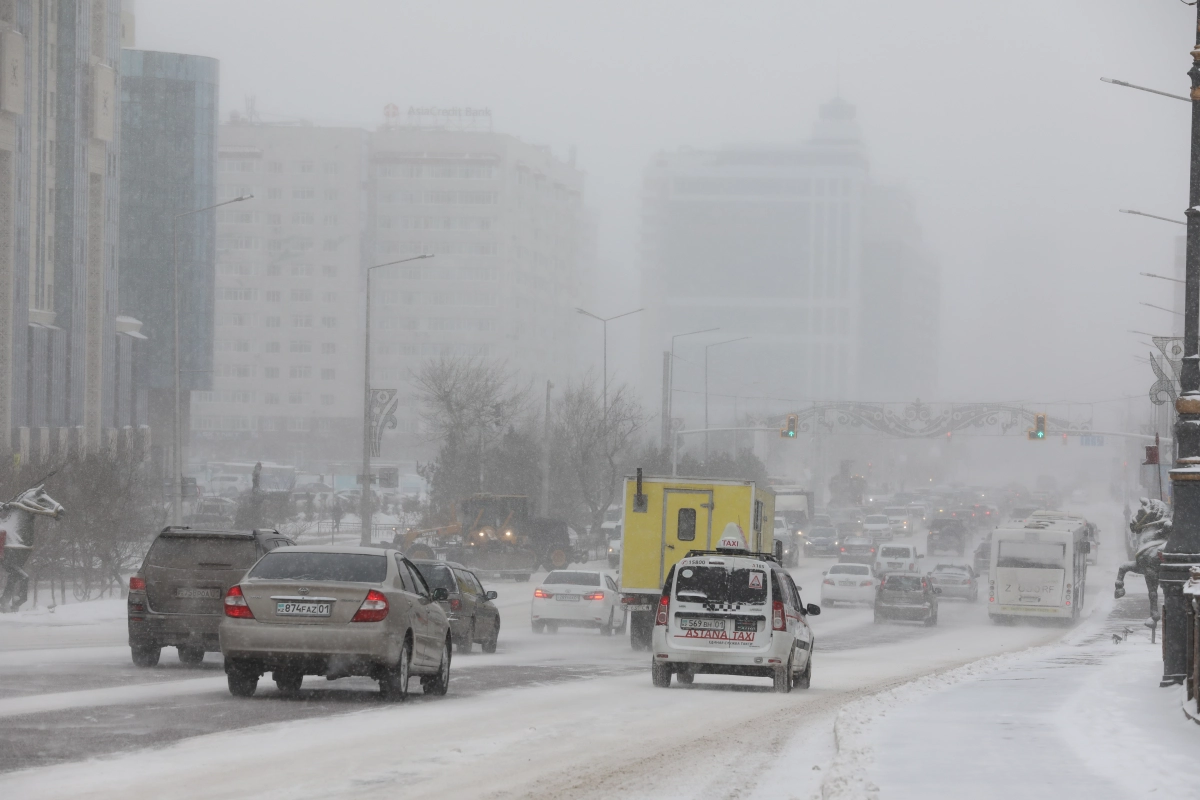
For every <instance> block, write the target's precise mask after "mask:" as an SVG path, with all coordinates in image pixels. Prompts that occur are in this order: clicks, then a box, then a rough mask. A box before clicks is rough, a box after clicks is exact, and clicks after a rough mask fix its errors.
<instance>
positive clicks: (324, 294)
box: [191, 116, 367, 463]
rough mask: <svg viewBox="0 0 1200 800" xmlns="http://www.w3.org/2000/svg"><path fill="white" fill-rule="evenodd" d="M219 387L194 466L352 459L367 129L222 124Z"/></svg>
mask: <svg viewBox="0 0 1200 800" xmlns="http://www.w3.org/2000/svg"><path fill="white" fill-rule="evenodd" d="M219 141H220V144H219V147H218V156H219V157H218V173H217V184H218V188H217V202H221V201H222V200H227V199H231V198H234V197H238V196H242V195H254V198H253V199H252V200H247V201H244V202H241V203H237V204H234V205H230V206H226V207H224V208H221V209H219V210H218V211H217V212H215V213H216V217H215V219H216V226H217V269H216V281H215V302H214V311H215V316H214V327H213V331H214V333H213V373H212V388H211V389H210V390H206V391H197V392H195V393H194V394H193V411H192V421H191V428H192V438H193V448H194V452H193V453H192V459H193V460H205V459H212V458H237V457H247V458H263V459H265V458H271V459H275V460H284V461H288V462H292V463H296V462H300V463H303V462H306V461H308V460H310V459H317V458H321V459H330V458H351V457H353V456H354V454H355V453H358V452H359V451H360V445H359V444H358V443H359V442H361V435H360V434H359V433H358V432H359V431H361V420H362V366H361V364H362V338H363V337H362V322H361V319H362V294H361V279H362V270H363V259H362V241H363V233H364V219H365V216H364V204H365V182H366V173H365V171H366V152H367V134H366V132H365V131H362V130H359V129H354V128H322V127H315V126H311V125H272V124H264V123H262V122H261V121H258V120H255V119H251V118H249V117H246V116H238V117H236V118H235V119H232V120H231V121H230V122H228V123H226V124H223V125H221V126H220V134H219Z"/></svg>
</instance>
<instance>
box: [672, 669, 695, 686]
mask: <svg viewBox="0 0 1200 800" xmlns="http://www.w3.org/2000/svg"><path fill="white" fill-rule="evenodd" d="M675 679H676V680H677V681H679V683H680V684H681V685H683V686H691V685H692V682H693V681H695V680H696V673H695V672H693V671H692V666H691V664H680V665H679V667H678V668H677V669H676V670H675Z"/></svg>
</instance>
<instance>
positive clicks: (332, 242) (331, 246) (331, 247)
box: [321, 239, 342, 253]
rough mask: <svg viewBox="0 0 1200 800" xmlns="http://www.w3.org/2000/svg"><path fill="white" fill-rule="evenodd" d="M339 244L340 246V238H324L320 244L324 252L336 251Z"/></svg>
mask: <svg viewBox="0 0 1200 800" xmlns="http://www.w3.org/2000/svg"><path fill="white" fill-rule="evenodd" d="M341 246H342V240H341V239H326V240H325V243H324V244H323V245H321V249H322V250H324V251H325V252H326V253H333V252H336V251H337V249H338V248H339V247H341Z"/></svg>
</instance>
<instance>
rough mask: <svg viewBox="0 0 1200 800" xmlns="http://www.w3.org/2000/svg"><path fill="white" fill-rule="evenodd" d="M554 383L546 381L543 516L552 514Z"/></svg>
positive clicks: (543, 422) (543, 441) (543, 442)
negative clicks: (552, 391) (551, 453)
mask: <svg viewBox="0 0 1200 800" xmlns="http://www.w3.org/2000/svg"><path fill="white" fill-rule="evenodd" d="M553 388H554V384H553V383H551V382H550V381H546V417H545V419H543V420H542V516H543V517H548V516H550V390H551V389H553Z"/></svg>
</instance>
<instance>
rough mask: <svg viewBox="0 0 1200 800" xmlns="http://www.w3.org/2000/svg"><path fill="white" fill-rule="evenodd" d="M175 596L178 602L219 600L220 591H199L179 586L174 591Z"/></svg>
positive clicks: (193, 587) (198, 589) (192, 587)
mask: <svg viewBox="0 0 1200 800" xmlns="http://www.w3.org/2000/svg"><path fill="white" fill-rule="evenodd" d="M175 596H176V597H177V598H179V599H180V600H201V599H203V600H219V599H221V590H220V589H201V588H198V587H195V586H180V587H179V588H178V589H176V590H175Z"/></svg>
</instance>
